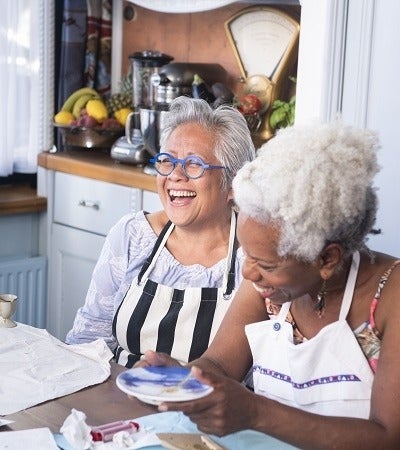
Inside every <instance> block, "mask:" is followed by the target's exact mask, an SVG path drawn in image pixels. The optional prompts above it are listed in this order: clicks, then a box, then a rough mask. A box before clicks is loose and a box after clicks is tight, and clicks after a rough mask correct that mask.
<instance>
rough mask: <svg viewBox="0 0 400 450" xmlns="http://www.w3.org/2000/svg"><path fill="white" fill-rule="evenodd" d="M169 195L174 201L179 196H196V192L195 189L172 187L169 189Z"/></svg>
mask: <svg viewBox="0 0 400 450" xmlns="http://www.w3.org/2000/svg"><path fill="white" fill-rule="evenodd" d="M168 194H169V197H170V199H171V200H172V201H174V200H175V199H177V198H182V197H196V195H197V194H196V192H193V191H174V190H172V189H170V190H169V191H168Z"/></svg>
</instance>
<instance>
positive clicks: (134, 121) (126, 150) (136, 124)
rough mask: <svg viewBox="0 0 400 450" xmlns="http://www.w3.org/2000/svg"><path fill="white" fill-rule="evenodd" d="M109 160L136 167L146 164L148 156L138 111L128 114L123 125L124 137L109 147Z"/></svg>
mask: <svg viewBox="0 0 400 450" xmlns="http://www.w3.org/2000/svg"><path fill="white" fill-rule="evenodd" d="M111 158H113V159H115V160H117V161H120V162H124V163H127V164H133V165H136V166H138V167H143V166H145V165H146V164H147V163H148V161H149V158H150V155H149V153H148V152H147V150H146V147H145V144H144V140H143V136H142V131H141V129H140V114H139V112H138V111H134V112H131V113H130V114H129V116H128V118H127V120H126V124H125V136H122V137H120V138H119V139H117V140H116V141H115V142H114V144H113V146H112V147H111Z"/></svg>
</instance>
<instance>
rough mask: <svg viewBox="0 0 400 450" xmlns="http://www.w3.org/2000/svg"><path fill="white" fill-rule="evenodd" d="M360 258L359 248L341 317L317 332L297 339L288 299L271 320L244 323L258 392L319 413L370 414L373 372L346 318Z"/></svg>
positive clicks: (345, 294) (349, 278)
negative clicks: (286, 319)
mask: <svg viewBox="0 0 400 450" xmlns="http://www.w3.org/2000/svg"><path fill="white" fill-rule="evenodd" d="M359 262H360V255H359V253H358V252H356V253H354V255H353V261H352V264H351V268H350V273H349V276H348V279H347V284H346V289H345V293H344V296H343V300H342V305H341V309H340V315H339V320H338V321H336V322H333V323H331V324H329V325H327V326H326V327H324V328H323V329H322V330H321V331H320V332H319V333H318V334H317V335H316V336H314V337H313V338H311V339H309V340H307V341H305V342H303V343H301V344H298V345H295V344H294V343H293V328H292V325H291V324H290V323H288V322H285V318H286V316H287V313H288V311H289V308H290V302H287V303H285V304H283V305H282V308H281V310H280V312H279V314H278V315H277V316H275V317H271V320H267V321H263V322H258V323H254V324H250V325H247V326H246V335H247V338H248V341H249V344H250V347H251V351H252V353H253V377H254V390H255V392H256V393H257V394H260V395H264V396H265V397H268V398H271V399H275V400H277V401H279V402H281V403H284V404H286V405H290V406H293V407H296V408H299V409H302V410H305V411H309V412H312V413H316V414H322V415H330V416H345V417H359V418H368V417H369V412H370V400H371V388H372V382H373V379H374V376H373V372H372V370H371V368H370V366H369V364H368V361H367V358H366V357H365V355H364V353H363V351H362V349H361V347H360V345H359V344H358V342H357V340H356V338H355V336H354V333H353V331H352V330H351V328H350V327H349V325H348V323H347V321H346V317H347V314H348V312H349V310H350V306H351V302H352V298H353V292H354V286H355V282H356V278H357V273H358V267H359Z"/></svg>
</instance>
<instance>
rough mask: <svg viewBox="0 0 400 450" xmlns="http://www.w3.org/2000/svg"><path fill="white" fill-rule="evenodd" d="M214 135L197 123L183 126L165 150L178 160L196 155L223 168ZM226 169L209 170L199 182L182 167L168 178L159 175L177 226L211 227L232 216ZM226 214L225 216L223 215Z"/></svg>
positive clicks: (159, 185)
mask: <svg viewBox="0 0 400 450" xmlns="http://www.w3.org/2000/svg"><path fill="white" fill-rule="evenodd" d="M213 149H214V136H213V134H212V133H211V132H210V131H208V130H206V129H205V128H204V127H203V126H201V125H199V124H197V123H187V124H183V125H179V126H178V127H177V128H176V129H175V130H174V131H173V132H172V133H171V135H170V137H169V139H168V141H167V143H166V145H165V147H164V148H163V149H162V150H161V151H162V152H167V153H169V154H171V155H172V156H173V157H175V158H179V159H184V158H186V157H187V156H189V155H196V156H199V157H200V158H202V159H203V161H204V162H205V163H207V164H213V165H221V163H220V161H218V160H217V158H216V157H215V154H214V150H213ZM222 170H224V169H212V170H206V171H205V172H204V174H203V176H201V177H200V178H198V179H196V180H192V179H189V178H188V177H186V175H185V174H184V172H183V170H182V166H181V164H177V165H176V167H175V169H174V170H173V171H172V173H171V174H170V175H168V176H162V175H157V188H158V193H159V196H160V198H161V201H162V203H163V206H164V210H165V212H166V214H167V216H168V217H169V219H170V220H171V221H172V222H173V223H175V225H177V226H187V225H190V224H193V223H195V224H196V226H204V224H207V225H208V226H209V225H210V224H211V223H213V222H215V221H219V222H220V221H221V220H223V221H225V220H226V218H229V217H230V206H229V204H228V200H229V199H230V198H231V193H230V192H231V191H229V192H227V191H222V190H221V179H222ZM224 211H225V212H226V214H223V212H224Z"/></svg>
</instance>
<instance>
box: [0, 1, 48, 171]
mask: <svg viewBox="0 0 400 450" xmlns="http://www.w3.org/2000/svg"><path fill="white" fill-rule="evenodd" d="M0 8H1V10H0V99H1V100H0V176H8V175H11V174H12V173H14V172H18V173H36V172H37V155H38V153H40V152H41V151H43V150H48V149H50V148H51V147H52V142H53V133H52V116H53V98H54V80H53V71H54V67H53V64H54V63H53V54H54V43H53V42H54V5H53V0H13V1H6V2H1V7H0Z"/></svg>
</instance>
